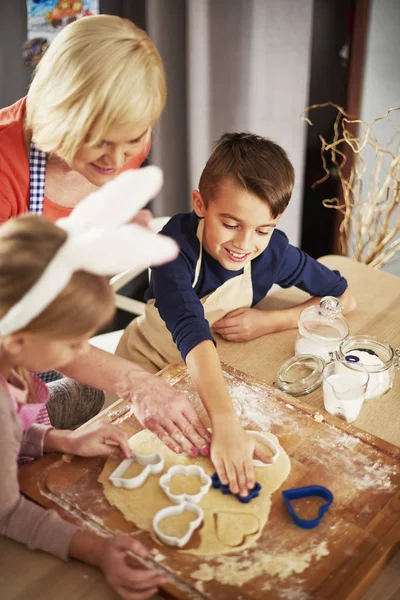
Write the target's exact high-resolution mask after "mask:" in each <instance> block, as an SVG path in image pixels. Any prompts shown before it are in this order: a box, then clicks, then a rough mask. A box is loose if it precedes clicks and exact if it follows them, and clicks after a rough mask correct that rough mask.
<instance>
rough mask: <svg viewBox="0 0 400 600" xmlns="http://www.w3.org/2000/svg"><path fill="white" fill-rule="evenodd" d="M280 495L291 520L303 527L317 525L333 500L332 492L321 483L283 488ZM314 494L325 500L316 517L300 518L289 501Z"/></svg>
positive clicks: (311, 527)
mask: <svg viewBox="0 0 400 600" xmlns="http://www.w3.org/2000/svg"><path fill="white" fill-rule="evenodd" d="M282 496H283V500H284V502H285V504H286V508H287V509H288V511H289V514H290V516H291V517H292V519H293V521H294V522H295V524H296V525H297V527H302V528H303V529H313V528H314V527H316V526H317V525H319V523H320V521H321V519H322V517H323V516H324V514H325V513H326V511H327V510H328V508H329V507H330V505H331V504H332V502H333V494H332V492H331V491H330V490H328V488H326V487H324V486H322V485H307V486H305V487H301V488H294V489H292V490H284V491H283V492H282ZM314 496H317V497H319V498H323V499H324V500H326V503H325V504H323V505H322V506H320V507H319V509H318V517H317V518H316V519H302V518H301V517H299V515H298V514H297V513H296V511H295V510H294V508H293V506H292V503H291V501H292V500H299V499H300V498H311V497H314Z"/></svg>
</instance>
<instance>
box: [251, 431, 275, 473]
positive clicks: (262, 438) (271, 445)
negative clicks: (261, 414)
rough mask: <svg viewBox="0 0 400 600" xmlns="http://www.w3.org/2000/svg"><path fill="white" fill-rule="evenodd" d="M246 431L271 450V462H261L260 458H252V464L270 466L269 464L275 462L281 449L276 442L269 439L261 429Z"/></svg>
mask: <svg viewBox="0 0 400 600" xmlns="http://www.w3.org/2000/svg"><path fill="white" fill-rule="evenodd" d="M247 433H250V435H251V436H252V437H253V438H254V439H255V440H257V441H258V442H260V443H261V444H262V445H265V446H268V448H269V449H270V450H272V452H273V455H272V456H271V458H272V462H271V463H263V462H262V461H261V460H257V459H254V460H253V466H254V467H270V466H271V465H273V464H275V463H276V461H277V460H278V458H279V457H280V454H281V449H280V447H279V446H278V444H276V443H275V442H274V441H273V440H271V438H269V437H268V436H267V435H265V433H261V431H247Z"/></svg>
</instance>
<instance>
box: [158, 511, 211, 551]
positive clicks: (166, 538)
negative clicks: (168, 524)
mask: <svg viewBox="0 0 400 600" xmlns="http://www.w3.org/2000/svg"><path fill="white" fill-rule="evenodd" d="M184 512H192V513H194V514H195V515H197V519H194V520H193V521H191V522H190V523H189V529H188V531H187V532H186V533H185V535H183V536H182V537H176V536H172V535H167V534H166V533H163V532H162V531H160V529H159V525H160V523H161V521H163V520H164V519H166V518H167V517H173V516H175V515H181V514H182V513H184ZM203 519H204V513H203V511H202V509H201V508H200V506H198V505H197V504H194V503H193V502H182V503H181V504H178V505H177V506H167V508H162V509H161V510H159V511H158V512H157V513H156V514H155V515H154V519H153V529H154V531H155V532H156V535H157V537H158V538H159V539H160V540H161V541H162V542H164V544H167V545H168V546H178V548H182V547H183V546H185V544H187V543H188V541H189V540H190V538H191V537H192V535H193V532H194V531H195V530H196V529H197V528H198V527H200V525H201V524H202V522H203Z"/></svg>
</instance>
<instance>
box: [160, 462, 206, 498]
mask: <svg viewBox="0 0 400 600" xmlns="http://www.w3.org/2000/svg"><path fill="white" fill-rule="evenodd" d="M175 475H184V476H185V477H190V476H195V477H200V482H201V484H202V485H201V488H200V491H199V493H198V494H173V493H172V492H171V490H170V485H171V480H172V478H173V477H174V476H175ZM159 483H160V486H161V488H162V490H163V492H164V493H165V494H166V495H167V496H168V498H169V499H170V500H171V502H174V504H181V502H194V503H195V504H197V503H198V502H200V500H201V499H202V497H203V496H205V494H207V493H208V492H209V490H210V487H211V477H209V476H208V475H207V474H206V472H205V471H204V469H203V467H199V466H198V465H189V466H188V467H186V466H184V465H175V466H173V467H171V468H170V469H168V471H167V472H166V473H165V475H162V477H160V479H159Z"/></svg>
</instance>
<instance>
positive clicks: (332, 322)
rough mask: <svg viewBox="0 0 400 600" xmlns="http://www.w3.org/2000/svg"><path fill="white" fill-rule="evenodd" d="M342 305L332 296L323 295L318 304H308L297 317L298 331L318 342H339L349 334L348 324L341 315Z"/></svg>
mask: <svg viewBox="0 0 400 600" xmlns="http://www.w3.org/2000/svg"><path fill="white" fill-rule="evenodd" d="M342 310H343V305H342V303H341V302H340V300H338V299H337V298H335V297H334V296H324V298H321V300H320V302H319V306H308V307H307V308H305V309H304V310H303V311H302V312H301V313H300V317H299V332H300V333H301V335H302V336H303V337H306V338H309V339H313V340H315V341H318V342H322V343H325V342H341V341H342V340H343V339H345V338H346V337H347V336H348V335H349V326H348V324H347V321H346V319H345V318H344V316H343V315H342Z"/></svg>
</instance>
